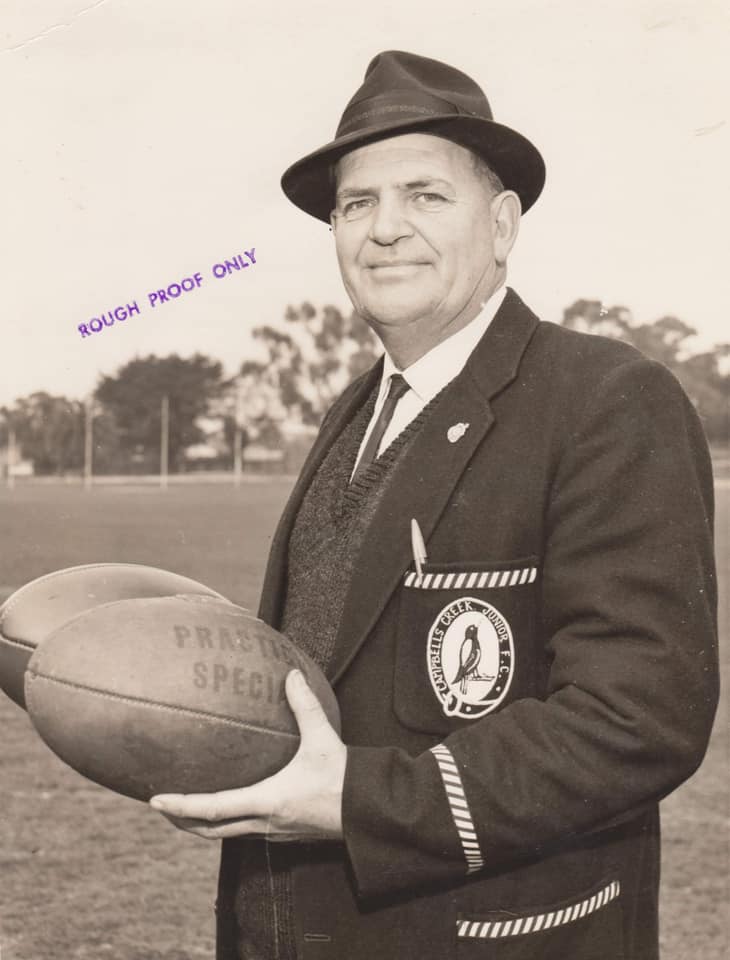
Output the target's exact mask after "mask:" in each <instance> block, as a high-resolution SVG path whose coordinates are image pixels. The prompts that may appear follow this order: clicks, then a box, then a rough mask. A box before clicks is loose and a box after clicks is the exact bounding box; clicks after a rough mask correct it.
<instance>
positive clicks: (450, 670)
mask: <svg viewBox="0 0 730 960" xmlns="http://www.w3.org/2000/svg"><path fill="white" fill-rule="evenodd" d="M538 583H539V565H538V561H537V558H536V557H525V558H521V559H519V560H515V561H510V562H495V563H489V564H487V563H484V564H465V563H449V564H427V565H425V566H424V567H423V570H422V575H420V576H419V574H418V573H417V572H416V571H414V570H409V571H408V572H407V573H406V575H405V577H404V580H403V585H402V589H401V597H400V608H399V613H398V625H397V637H396V654H395V676H394V682H393V690H394V695H393V699H394V710H395V714H396V716H397V718H398V720H399V721H400V723H402V724H403V726H405V727H407V728H408V729H411V730H417V731H419V732H423V733H431V734H435V735H439V736H443V735H445V734H448V733H450V732H452V731H453V730H456V729H458V728H459V727H462V726H464V725H465V724H468V723H470V722H473V721H474V720H477V719H479V718H480V717H484V716H487V715H488V714H490V713H494V712H495V711H496V710H499V709H501V707H503V706H504V705H505V704H506V703H508V702H509V701H510V700H513V699H515V698H516V697H519V696H530V695H535V692H536V689H537V685H536V683H535V668H536V663H535V661H536V657H535V650H534V648H535V643H536V638H535V629H534V624H535V616H536V602H537V586H538Z"/></svg>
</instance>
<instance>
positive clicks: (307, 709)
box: [286, 670, 330, 737]
mask: <svg viewBox="0 0 730 960" xmlns="http://www.w3.org/2000/svg"><path fill="white" fill-rule="evenodd" d="M286 698H287V700H288V701H289V706H290V707H291V709H292V713H293V714H294V716H295V717H296V721H297V724H298V725H299V733H300V735H301V736H302V737H304V736H305V735H306V734H308V733H314V732H315V731H316V730H318V729H321V728H322V727H323V726H325V725H326V726H328V727H329V726H330V722H329V720H328V719H327V716H326V714H325V712H324V710H323V709H322V704H321V703H320V702H319V700H318V699H317V698H316V696H315V695H314V693H313V692H312V689H311V687H310V686H309V684H308V683H307V681H306V680H305V679H304V675H303V674H302V672H301V671H300V670H290V671H289V673H288V674H287V677H286Z"/></svg>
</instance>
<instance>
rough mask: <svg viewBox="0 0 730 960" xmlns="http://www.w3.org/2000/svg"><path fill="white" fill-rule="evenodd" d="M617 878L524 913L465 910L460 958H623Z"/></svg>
mask: <svg viewBox="0 0 730 960" xmlns="http://www.w3.org/2000/svg"><path fill="white" fill-rule="evenodd" d="M620 895H621V884H620V882H619V881H618V880H613V881H611V882H610V883H606V884H602V885H601V886H600V887H599V888H594V889H593V890H592V891H588V892H587V893H584V894H582V895H581V896H579V897H576V898H574V899H571V900H567V901H562V902H560V903H556V904H552V905H551V906H547V907H544V908H542V909H536V910H525V911H522V912H519V913H511V912H507V911H495V912H493V913H486V914H483V915H468V916H467V915H465V914H460V915H459V918H458V920H457V924H456V939H457V946H456V958H457V960H535V958H537V957H539V958H540V960H567V958H570V960H623V958H624V948H623V916H622V911H621V899H620Z"/></svg>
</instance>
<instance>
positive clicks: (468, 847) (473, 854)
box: [431, 743, 484, 873]
mask: <svg viewBox="0 0 730 960" xmlns="http://www.w3.org/2000/svg"><path fill="white" fill-rule="evenodd" d="M431 753H432V754H433V755H434V757H436V763H437V764H438V768H439V772H440V774H441V779H442V780H443V783H444V789H445V790H446V798H447V800H448V801H449V807H450V808H451V816H452V817H453V818H454V824H455V826H456V832H457V833H458V834H459V840H461V848H462V850H463V851H464V857H465V859H466V872H467V873H476V871H477V870H481V869H482V867H483V866H484V860H483V858H482V851H481V849H480V847H479V840H478V839H477V834H476V830H475V829H474V822H473V820H472V818H471V813H470V812H469V805H468V803H467V802H466V794H465V793H464V787H463V785H462V782H461V775H460V774H459V769H458V767H457V766H456V762H455V760H454V757H453V755H452V753H451V751H450V750H449V748H448V747H446V746H444V744H443V743H439V744H437V745H436V746H435V747H431Z"/></svg>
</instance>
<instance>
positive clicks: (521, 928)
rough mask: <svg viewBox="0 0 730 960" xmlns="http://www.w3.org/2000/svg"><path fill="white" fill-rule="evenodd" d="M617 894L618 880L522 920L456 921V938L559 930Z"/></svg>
mask: <svg viewBox="0 0 730 960" xmlns="http://www.w3.org/2000/svg"><path fill="white" fill-rule="evenodd" d="M620 893H621V884H620V883H619V881H618V880H614V882H613V883H609V884H608V886H606V887H604V888H603V890H600V891H599V892H598V893H594V894H593V896H592V897H586V899H585V900H581V901H580V902H579V903H574V904H573V905H572V906H570V907H564V908H563V909H562V910H553V911H552V913H537V914H532V915H529V916H525V917H514V918H513V919H512V920H490V921H485V922H482V921H479V920H457V922H456V927H457V935H458V936H459V937H460V938H461V939H467V940H468V939H475V938H487V937H488V938H489V939H491V940H498V939H500V938H502V937H516V936H517V935H518V934H523V933H538V932H539V931H540V930H550V929H552V928H553V927H562V926H563V925H564V924H566V923H572V922H573V921H574V920H580V918H581V917H587V916H588V915H589V914H591V913H595V911H596V910H600V909H601V907H605V906H606V904H607V903H610V902H611V900H615V899H616V897H618V895H619V894H620Z"/></svg>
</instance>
